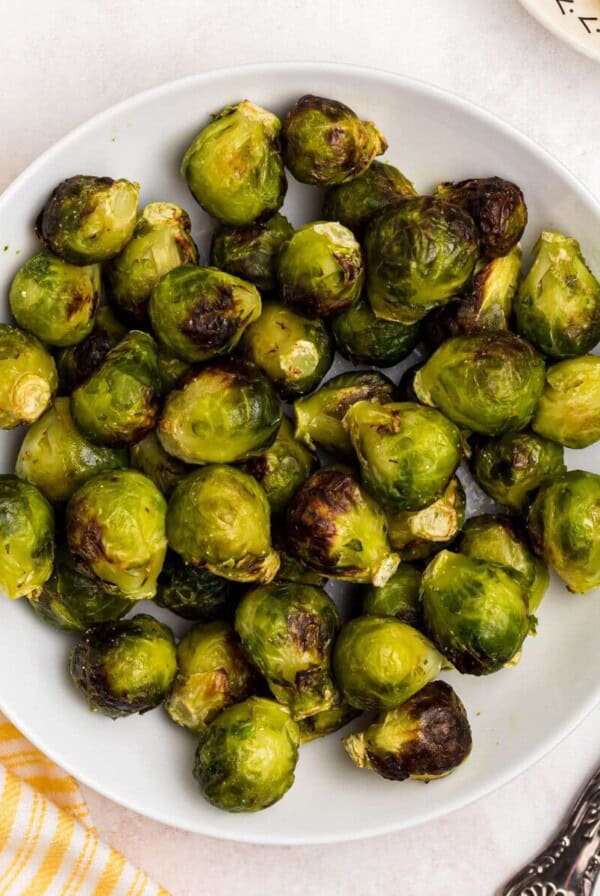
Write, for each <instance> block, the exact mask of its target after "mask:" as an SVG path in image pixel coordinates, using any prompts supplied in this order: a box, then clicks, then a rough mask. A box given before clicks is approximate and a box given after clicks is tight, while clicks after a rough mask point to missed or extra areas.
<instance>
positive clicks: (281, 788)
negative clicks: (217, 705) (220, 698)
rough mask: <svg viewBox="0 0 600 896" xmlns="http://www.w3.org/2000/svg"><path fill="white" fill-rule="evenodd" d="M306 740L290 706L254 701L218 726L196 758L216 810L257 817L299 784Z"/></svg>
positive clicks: (227, 712)
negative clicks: (297, 771) (301, 750)
mask: <svg viewBox="0 0 600 896" xmlns="http://www.w3.org/2000/svg"><path fill="white" fill-rule="evenodd" d="M299 742H300V735H299V731H298V725H297V723H296V722H294V720H293V719H292V718H291V716H290V714H289V712H288V710H287V709H286V708H285V707H284V706H279V704H278V703H275V701H274V700H265V699H264V698H262V697H250V698H249V699H248V700H244V702H243V703H237V704H236V705H235V706H229V707H227V709H224V710H223V712H222V713H220V714H219V715H218V716H217V718H216V719H214V721H212V722H211V723H210V724H209V726H208V730H207V732H206V735H205V737H204V738H203V739H202V741H201V742H200V746H199V747H198V751H197V753H196V763H195V766H194V777H195V778H196V780H197V781H198V783H199V785H200V789H201V790H202V793H203V794H204V796H205V797H206V799H207V800H208V801H209V803H212V804H213V806H217V807H218V808H219V809H225V810H226V811H228V812H257V811H259V810H260V809H266V808H267V807H268V806H272V805H273V803H276V802H277V801H278V800H280V799H281V798H282V796H284V795H285V794H286V793H287V791H288V790H289V789H290V787H291V786H292V784H293V783H294V770H295V768H296V763H297V761H298V745H299Z"/></svg>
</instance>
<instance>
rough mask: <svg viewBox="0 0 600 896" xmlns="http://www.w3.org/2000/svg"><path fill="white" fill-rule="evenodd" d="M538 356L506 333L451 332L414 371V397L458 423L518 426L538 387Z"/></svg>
mask: <svg viewBox="0 0 600 896" xmlns="http://www.w3.org/2000/svg"><path fill="white" fill-rule="evenodd" d="M544 376H545V368H544V362H543V360H542V358H541V356H540V355H539V354H538V353H537V352H536V350H535V349H534V348H532V346H531V345H529V343H528V342H525V340H524V339H520V338H519V337H518V336H514V335H513V334H512V333H481V334H480V335H478V336H455V337H454V338H453V339H448V340H447V341H446V342H444V343H443V344H442V345H441V346H440V347H439V348H438V349H437V351H436V352H434V353H433V355H432V356H431V357H430V358H429V360H428V361H427V362H426V363H425V365H424V366H423V367H422V368H421V370H419V371H418V372H417V374H416V375H415V380H414V388H415V392H416V394H417V397H418V399H419V401H421V402H423V404H428V405H433V406H434V407H437V408H439V410H440V411H442V413H444V414H446V416H447V417H450V419H451V420H453V421H454V422H455V423H456V424H458V426H463V427H465V428H467V429H471V430H474V431H475V432H481V433H484V434H485V435H490V436H495V435H500V434H501V433H503V432H509V431H516V430H520V429H524V428H525V427H526V426H527V424H528V423H529V421H530V420H531V418H532V417H533V414H534V412H535V409H536V406H537V403H538V401H539V399H540V396H541V394H542V390H543V388H544Z"/></svg>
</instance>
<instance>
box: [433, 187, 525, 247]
mask: <svg viewBox="0 0 600 896" xmlns="http://www.w3.org/2000/svg"><path fill="white" fill-rule="evenodd" d="M435 195H436V196H439V197H441V198H442V199H444V200H446V202H452V203H453V204H454V205H459V206H460V207H461V208H464V209H466V211H468V212H469V214H470V215H471V217H472V218H473V220H474V221H475V224H476V226H477V231H478V236H479V241H480V243H481V250H482V252H483V254H484V255H487V257H488V258H498V257H499V256H501V255H507V254H508V253H509V252H510V250H511V249H513V248H514V247H515V246H516V245H517V243H518V242H519V240H520V239H521V237H522V236H523V232H524V230H525V227H526V226H527V206H526V205H525V199H524V197H523V193H522V192H521V190H520V189H519V187H518V186H517V185H516V184H513V183H511V181H508V180H504V179H503V178H501V177H480V178H471V179H470V180H463V181H460V182H458V183H445V184H440V186H439V187H438V188H437V190H436V191H435Z"/></svg>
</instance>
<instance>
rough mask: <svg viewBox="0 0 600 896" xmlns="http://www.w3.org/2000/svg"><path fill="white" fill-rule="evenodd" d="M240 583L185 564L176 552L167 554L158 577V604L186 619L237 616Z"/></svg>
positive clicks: (199, 619)
mask: <svg viewBox="0 0 600 896" xmlns="http://www.w3.org/2000/svg"><path fill="white" fill-rule="evenodd" d="M240 594H241V588H240V586H238V585H236V584H235V583H234V582H230V581H229V580H228V579H223V578H221V576H216V575H214V574H213V573H212V572H209V571H208V570H207V569H199V568H198V567H197V566H190V565H189V564H188V563H185V562H184V561H183V560H182V559H181V557H180V556H179V554H176V553H175V552H174V551H169V552H168V553H167V556H166V559H165V562H164V564H163V568H162V570H161V572H160V575H159V577H158V587H157V591H156V595H155V597H154V603H155V604H158V606H159V607H164V608H165V610H170V611H171V613H175V615H176V616H181V618H182V619H190V620H192V621H193V622H213V621H214V620H215V619H229V618H231V617H233V613H234V610H235V608H236V606H237V602H238V600H239V597H240Z"/></svg>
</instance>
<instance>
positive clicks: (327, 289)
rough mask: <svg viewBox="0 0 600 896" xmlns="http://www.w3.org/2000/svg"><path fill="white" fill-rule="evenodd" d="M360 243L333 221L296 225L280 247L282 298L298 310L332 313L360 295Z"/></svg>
mask: <svg viewBox="0 0 600 896" xmlns="http://www.w3.org/2000/svg"><path fill="white" fill-rule="evenodd" d="M364 273H365V270H364V264H363V259H362V253H361V248H360V244H359V243H358V242H357V240H356V239H355V238H354V235H353V233H352V232H351V231H350V230H348V228H347V227H344V226H343V225H342V224H337V223H336V222H335V221H314V222H313V223H311V224H305V225H304V226H303V227H300V228H298V230H296V231H295V233H294V234H293V235H292V236H291V237H290V239H289V240H288V241H287V242H286V243H284V244H283V246H282V247H281V249H280V251H279V256H278V265H277V279H278V281H279V289H280V293H281V298H282V299H283V301H284V302H285V303H286V305H291V307H292V308H295V310H296V311H298V312H299V313H300V314H306V315H308V317H331V315H332V314H339V313H340V311H343V310H344V309H345V308H349V307H350V305H352V304H353V303H354V302H356V300H357V299H358V297H359V296H360V293H361V290H362V286H363V281H364Z"/></svg>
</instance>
